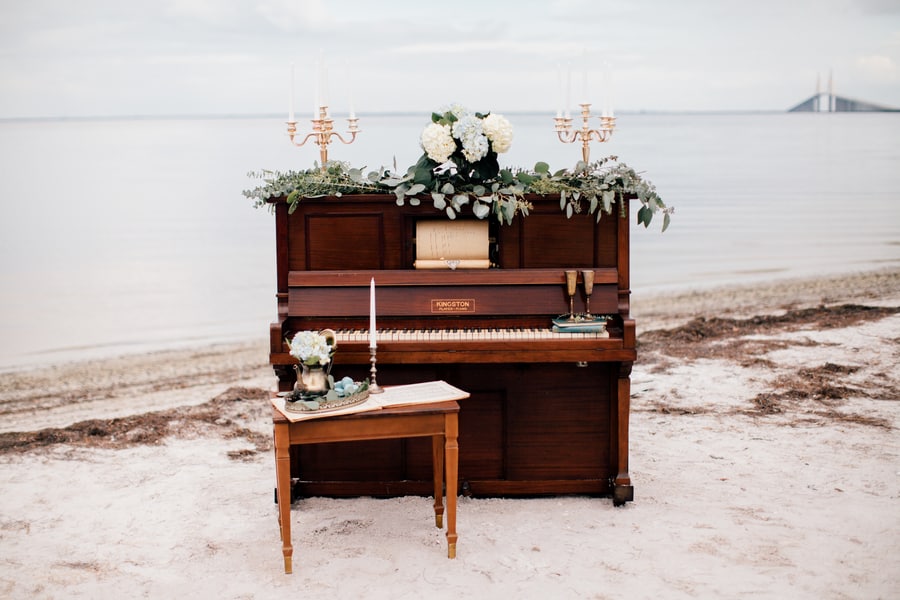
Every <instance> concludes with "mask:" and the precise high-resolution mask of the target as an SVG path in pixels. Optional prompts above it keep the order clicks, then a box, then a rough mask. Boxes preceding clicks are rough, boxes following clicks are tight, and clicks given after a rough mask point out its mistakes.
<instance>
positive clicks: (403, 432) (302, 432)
mask: <svg viewBox="0 0 900 600" xmlns="http://www.w3.org/2000/svg"><path fill="white" fill-rule="evenodd" d="M272 412H273V417H272V420H273V424H274V429H275V474H276V485H277V487H276V492H275V495H276V498H277V500H278V525H279V529H280V530H281V543H282V547H281V551H282V553H283V554H284V572H285V573H291V572H292V557H293V552H294V549H293V546H292V545H291V458H290V447H291V446H293V445H298V444H316V443H326V442H351V441H357V440H379V439H394V438H407V437H426V436H427V437H431V448H432V466H433V469H434V520H435V525H436V526H437V527H439V528H443V514H444V505H443V503H442V496H443V491H442V490H443V487H444V484H445V483H446V493H447V556H448V557H449V558H456V540H457V537H458V536H457V535H456V492H457V477H458V464H459V444H458V438H459V421H458V415H459V404H457V403H456V401H449V402H437V403H429V404H418V405H412V406H402V407H396V408H385V409H382V410H375V411H370V412H361V413H356V414H350V415H344V416H336V417H322V418H317V419H309V420H304V421H296V422H292V421H289V420H288V419H287V418H285V416H284V415H283V414H281V413H280V412H279V411H278V410H275V409H273V411H272Z"/></svg>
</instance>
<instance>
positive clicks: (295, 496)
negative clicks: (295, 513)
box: [272, 481, 297, 504]
mask: <svg viewBox="0 0 900 600" xmlns="http://www.w3.org/2000/svg"><path fill="white" fill-rule="evenodd" d="M272 492H274V493H273V496H274V497H275V504H278V486H275V487H274V488H273V489H272ZM296 501H297V492H296V491H295V490H294V482H293V481H291V504H293V503H294V502H296Z"/></svg>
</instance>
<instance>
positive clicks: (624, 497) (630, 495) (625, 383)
mask: <svg viewBox="0 0 900 600" xmlns="http://www.w3.org/2000/svg"><path fill="white" fill-rule="evenodd" d="M631 366H632V363H630V362H629V363H621V364H620V365H619V380H618V390H617V392H618V393H617V396H618V409H617V411H616V413H617V415H616V434H617V439H618V444H617V445H618V451H617V452H616V454H617V458H616V476H615V478H614V479H613V482H612V484H613V506H622V505H623V504H625V503H626V502H629V501H632V500H634V486H632V485H631V477H630V476H629V474H628V420H629V419H628V417H629V414H630V411H631Z"/></svg>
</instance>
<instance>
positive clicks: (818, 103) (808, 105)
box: [788, 93, 900, 112]
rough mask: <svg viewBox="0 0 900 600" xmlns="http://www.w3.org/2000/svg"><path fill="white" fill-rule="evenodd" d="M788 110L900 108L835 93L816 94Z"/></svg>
mask: <svg viewBox="0 0 900 600" xmlns="http://www.w3.org/2000/svg"><path fill="white" fill-rule="evenodd" d="M788 112H900V109H897V108H890V107H887V106H881V105H878V104H872V103H871V102H863V101H862V100H854V99H852V98H845V97H843V96H837V95H835V94H825V93H821V94H815V95H814V96H811V97H810V98H808V99H806V100H804V101H803V102H801V103H800V104H798V105H797V106H795V107H793V108H791V109H789V110H788Z"/></svg>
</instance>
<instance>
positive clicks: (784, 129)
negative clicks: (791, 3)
mask: <svg viewBox="0 0 900 600" xmlns="http://www.w3.org/2000/svg"><path fill="white" fill-rule="evenodd" d="M507 117H508V118H510V120H511V121H512V123H513V125H514V127H515V140H514V142H513V148H512V150H511V151H510V152H509V153H508V154H506V155H504V156H502V157H501V162H502V164H504V165H508V166H523V167H530V166H533V164H534V163H535V162H537V161H539V160H542V161H546V162H548V163H550V166H551V168H552V169H554V170H556V169H559V168H563V167H570V166H572V165H574V163H575V162H576V161H577V160H578V158H579V157H580V149H579V147H578V146H577V145H570V144H562V143H560V142H558V141H557V140H556V139H555V138H554V133H553V131H552V125H553V123H552V119H551V118H550V116H549V115H515V114H508V115H507ZM428 118H429V115H428V114H425V113H423V114H422V115H379V116H366V115H361V121H360V126H361V128H362V130H363V132H362V133H361V134H360V136H359V138H358V140H357V141H356V143H354V144H353V145H350V146H343V145H340V144H335V145H332V147H331V157H332V158H338V159H342V160H348V161H350V162H352V163H353V164H354V165H367V166H369V167H373V168H374V167H378V166H381V165H385V166H390V165H392V164H393V163H394V161H395V160H396V163H397V164H398V165H399V166H401V167H405V166H407V165H409V164H412V163H413V162H415V160H416V159H417V158H418V156H419V154H420V150H419V148H418V141H417V140H418V134H419V132H420V130H421V128H422V127H423V126H424V125H425V124H426V123H427V122H428ZM897 140H900V114H772V113H767V114H706V115H698V114H665V115H660V114H652V115H651V114H632V115H628V114H624V115H620V116H619V120H618V130H617V131H616V133H615V135H614V136H613V139H612V141H611V142H609V143H607V144H603V145H599V144H594V146H593V157H594V158H599V157H601V156H605V155H608V154H615V155H618V156H619V157H620V159H621V160H622V161H623V162H625V163H627V164H628V165H630V166H632V167H634V168H635V169H637V170H638V171H642V172H644V174H645V176H646V177H647V178H648V179H650V180H651V181H652V182H653V183H655V184H656V186H657V188H658V191H659V193H660V195H661V196H662V197H663V199H664V200H665V201H666V202H667V203H668V204H670V205H674V206H675V207H676V213H675V215H674V219H673V223H672V226H671V227H670V229H669V230H668V231H667V232H666V233H664V234H661V233H660V232H659V226H658V223H654V225H653V226H651V228H650V229H649V230H644V229H643V228H640V229H635V233H634V235H633V236H632V248H633V249H632V256H633V258H632V272H633V277H632V289H633V292H634V294H641V293H649V292H655V291H660V290H667V289H682V288H698V287H705V286H712V285H719V284H730V283H735V282H757V281H768V280H771V279H775V278H784V277H792V276H807V275H816V274H834V273H841V272H848V271H860V270H866V269H873V268H882V267H886V266H897V265H898V264H900V197H898V196H900V143H898V141H897ZM0 158H2V164H3V165H4V168H3V176H2V178H0V206H2V213H0V214H2V218H0V369H9V368H12V367H16V366H22V365H27V364H31V363H36V362H47V361H57V360H59V361H62V360H69V359H72V358H78V357H95V356H108V355H117V354H121V353H125V352H133V351H146V350H153V349H161V348H171V347H177V346H184V345H200V344H206V343H210V342H219V341H232V340H240V339H252V338H256V339H261V338H263V337H264V336H266V335H267V331H268V323H269V321H271V320H272V319H273V317H274V316H275V310H274V309H275V300H274V271H275V258H274V253H275V246H274V223H273V217H272V216H271V215H270V214H269V213H268V212H266V211H265V210H255V209H253V208H251V203H250V202H249V201H248V200H247V199H245V198H244V197H243V196H242V195H241V191H242V190H244V189H246V188H249V187H252V186H253V185H254V181H253V180H251V179H249V178H248V177H247V175H246V174H247V172H248V171H250V170H256V169H261V168H268V169H282V170H285V169H297V168H308V167H311V166H312V163H313V161H314V160H316V159H317V158H318V153H317V151H316V148H315V146H307V147H303V148H293V147H291V146H290V145H289V143H288V140H287V137H286V134H285V132H284V124H283V122H282V119H279V118H263V117H259V118H209V119H122V120H48V121H5V122H0Z"/></svg>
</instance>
